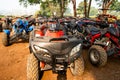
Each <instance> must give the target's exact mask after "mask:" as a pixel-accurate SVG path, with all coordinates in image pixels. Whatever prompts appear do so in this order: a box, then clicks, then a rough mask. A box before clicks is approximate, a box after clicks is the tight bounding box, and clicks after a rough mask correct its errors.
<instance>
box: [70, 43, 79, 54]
mask: <svg viewBox="0 0 120 80" xmlns="http://www.w3.org/2000/svg"><path fill="white" fill-rule="evenodd" d="M80 49H81V44H78V45H77V46H75V47H74V48H73V49H72V50H71V52H70V56H72V55H74V54H75V53H77V52H79V51H80Z"/></svg>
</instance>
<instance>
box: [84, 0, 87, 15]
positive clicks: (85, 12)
mask: <svg viewBox="0 0 120 80" xmlns="http://www.w3.org/2000/svg"><path fill="white" fill-rule="evenodd" d="M84 14H85V17H87V0H84Z"/></svg>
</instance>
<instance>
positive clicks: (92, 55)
mask: <svg viewBox="0 0 120 80" xmlns="http://www.w3.org/2000/svg"><path fill="white" fill-rule="evenodd" d="M90 59H91V60H92V62H94V63H97V62H98V61H99V59H100V55H99V53H98V51H97V50H91V52H90Z"/></svg>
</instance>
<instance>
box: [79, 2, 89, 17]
mask: <svg viewBox="0 0 120 80" xmlns="http://www.w3.org/2000/svg"><path fill="white" fill-rule="evenodd" d="M86 7H87V5H86ZM86 9H87V8H86ZM86 11H87V10H86ZM77 14H79V15H84V14H85V6H84V2H83V1H82V2H80V3H79V5H78V8H77Z"/></svg>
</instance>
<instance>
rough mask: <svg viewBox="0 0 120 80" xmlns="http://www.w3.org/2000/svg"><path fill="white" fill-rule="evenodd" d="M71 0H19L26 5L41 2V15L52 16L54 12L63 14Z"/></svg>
mask: <svg viewBox="0 0 120 80" xmlns="http://www.w3.org/2000/svg"><path fill="white" fill-rule="evenodd" d="M68 1H69V0H19V2H20V3H21V4H23V5H24V6H25V7H26V6H27V5H28V4H30V5H33V4H40V10H41V15H44V16H51V15H53V13H54V12H56V14H58V16H60V15H61V16H63V14H64V12H65V10H66V8H67V5H68Z"/></svg>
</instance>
